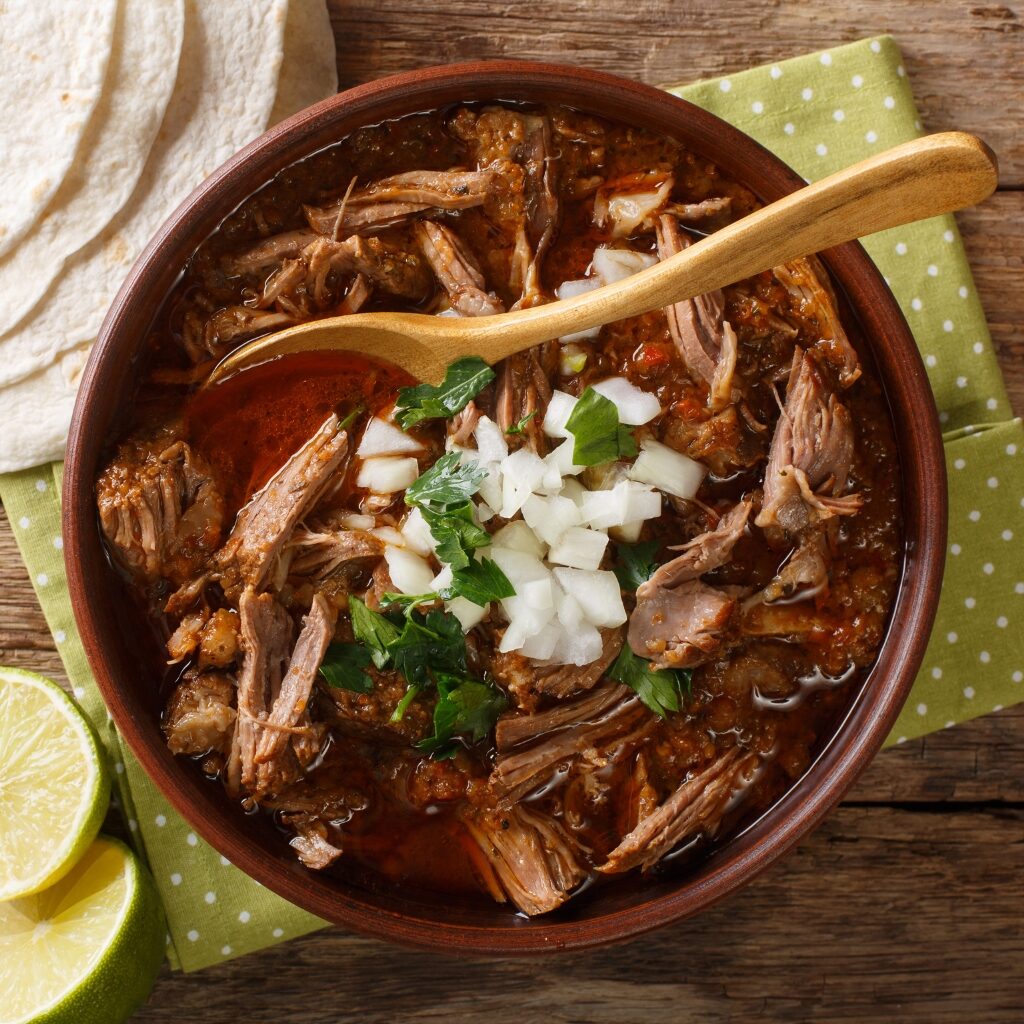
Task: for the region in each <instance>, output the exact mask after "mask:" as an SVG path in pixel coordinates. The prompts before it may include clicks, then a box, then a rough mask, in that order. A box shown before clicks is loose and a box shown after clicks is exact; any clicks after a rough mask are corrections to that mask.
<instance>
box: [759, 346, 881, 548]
mask: <svg viewBox="0 0 1024 1024" xmlns="http://www.w3.org/2000/svg"><path fill="white" fill-rule="evenodd" d="M853 437H854V435H853V424H852V422H851V420H850V414H849V412H848V411H847V409H846V406H844V405H842V404H841V403H840V402H839V401H838V400H837V399H836V396H835V395H834V394H833V393H832V392H831V390H830V389H829V387H828V385H827V384H826V383H825V380H824V378H823V377H822V374H821V371H820V370H819V369H818V366H817V364H816V362H815V360H814V356H813V355H812V354H811V353H810V351H805V350H803V349H800V348H797V350H796V352H795V353H794V355H793V366H792V370H791V371H790V375H789V386H788V388H787V389H786V404H785V407H784V408H783V410H782V413H781V415H780V416H779V421H778V423H777V424H776V427H775V435H774V437H773V438H772V445H771V450H770V452H769V454H768V467H767V469H766V470H765V476H764V503H763V505H762V507H761V511H760V513H759V514H758V516H757V520H756V522H757V525H758V526H760V527H770V526H779V527H782V529H784V530H786V531H788V532H791V533H796V532H799V531H800V530H803V529H805V528H806V527H808V526H810V525H812V524H813V523H816V522H820V521H822V520H826V519H829V518H831V517H832V516H843V515H853V514H854V513H856V512H857V511H859V509H860V507H861V504H862V503H861V499H860V497H859V496H858V495H855V494H843V491H844V490H845V489H846V484H847V480H848V478H849V475H850V469H851V465H852V462H853V451H854V440H853Z"/></svg>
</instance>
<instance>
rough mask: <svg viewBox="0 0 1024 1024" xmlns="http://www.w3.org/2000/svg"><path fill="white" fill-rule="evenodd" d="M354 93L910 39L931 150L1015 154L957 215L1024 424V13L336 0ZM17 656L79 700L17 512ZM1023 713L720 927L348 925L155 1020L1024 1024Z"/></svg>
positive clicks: (150, 1012) (169, 985)
mask: <svg viewBox="0 0 1024 1024" xmlns="http://www.w3.org/2000/svg"><path fill="white" fill-rule="evenodd" d="M331 6H332V9H333V19H334V27H335V34H336V37H337V40H338V53H339V73H340V77H341V82H342V87H345V86H348V85H353V84H356V83H357V82H361V81H365V80H368V79H371V78H376V77H379V76H380V75H384V74H389V73H392V72H395V71H401V70H407V69H409V68H414V67H422V66H424V65H427V64H435V63H441V62H444V61H448V60H460V59H461V60H465V59H469V58H484V57H496V56H519V57H532V58H536V59H542V60H556V61H563V62H570V63H579V64H584V65H589V66H591V67H597V68H601V69H605V70H609V71H613V72H618V73H620V74H626V75H632V76H633V77H636V78H640V79H642V80H644V81H647V82H651V83H659V82H665V81H672V80H676V81H678V80H680V79H696V78H700V77H704V76H706V75H711V74H718V73H723V72H727V71H734V70H738V69H741V68H743V67H746V66H749V65H751V64H755V63H760V62H764V61H768V60H778V59H783V58H785V57H789V56H794V55H796V54H799V53H802V52H806V51H807V50H811V49H816V48H823V47H826V46H832V45H835V44H836V43H839V42H846V41H852V40H854V39H856V38H860V37H863V36H865V35H870V34H872V33H877V32H882V31H889V32H892V33H893V35H895V37H896V39H897V41H898V42H899V44H900V46H901V47H902V49H903V53H904V56H905V58H906V63H907V70H908V73H909V75H910V77H911V82H912V85H913V89H914V94H915V96H916V98H917V101H918V104H919V105H920V107H921V110H922V114H923V118H924V122H925V126H926V127H927V128H928V129H930V130H940V129H946V128H961V129H964V130H969V131H973V132H976V133H978V134H979V135H981V136H982V137H983V138H984V139H985V140H986V141H987V142H988V143H989V144H990V145H991V146H992V147H993V149H995V150H996V152H997V153H998V154H999V157H1000V162H1001V181H1002V185H1003V188H1004V191H1002V192H1000V193H998V194H997V195H996V196H995V197H994V198H993V199H991V200H989V201H988V202H987V203H986V204H985V205H984V206H982V207H980V208H978V209H975V210H971V211H968V212H966V213H964V214H961V215H959V217H958V219H959V222H960V226H961V229H962V231H963V234H964V238H965V242H966V245H967V250H968V255H969V257H970V260H971V265H972V267H973V270H974V274H975V281H976V283H977V286H978V291H979V293H980V296H981V301H982V304H983V305H984V307H985V311H986V314H987V315H988V318H989V325H990V327H991V330H992V334H993V337H994V338H995V340H996V344H997V348H998V352H999V358H1000V363H1001V365H1002V367H1003V370H1004V373H1005V375H1006V380H1007V385H1008V387H1009V390H1010V395H1011V401H1012V402H1013V405H1014V408H1015V410H1016V411H1017V412H1018V413H1024V331H1022V328H1021V324H1022V323H1024V288H1022V287H1021V280H1022V271H1024V191H1020V190H1021V189H1022V188H1024V133H1022V132H1021V131H1020V126H1021V125H1020V122H1021V115H1020V100H1021V96H1022V95H1024V31H1022V27H1024V10H1022V9H1021V8H1020V6H1019V5H1012V4H1011V5H1003V4H999V3H991V4H986V3H981V2H970V0H963V2H948V0H942V2H937V0H935V2H930V3H928V4H927V5H925V4H922V3H920V2H919V0H896V2H889V3H887V4H884V5H883V4H881V3H878V2H872V0H847V2H846V3H844V4H843V5H841V6H839V5H833V4H822V3H817V4H814V5H805V4H801V3H797V2H794V0H747V2H745V3H743V4H726V3H722V2H721V0H716V2H711V0H689V2H687V3H682V2H678V3H672V2H668V0H664V2H657V0H601V2H600V3H589V2H585V0H575V2H572V0H548V2H547V3H545V4H532V3H531V4H527V3H522V4H509V3H507V2H504V0H430V2H428V3H420V4H410V3H409V0H332V2H331ZM0 581H2V582H0V661H3V662H4V663H7V664H17V665H22V666H25V667H28V668H34V669H36V670H38V671H41V672H45V673H47V674H49V675H52V676H54V677H55V678H58V679H61V680H63V674H62V672H61V668H60V661H59V658H58V657H57V654H56V651H55V650H54V647H53V642H52V640H51V639H50V637H49V634H48V633H47V631H46V626H45V622H44V620H43V616H42V614H41V612H40V611H39V609H38V605H37V604H36V601H35V595H34V593H33V591H32V588H31V585H30V583H29V580H28V575H27V573H26V572H25V570H24V568H23V566H22V565H21V562H20V560H19V558H18V555H17V550H16V547H15V545H14V540H13V536H12V534H11V530H10V526H9V524H8V523H7V521H6V519H4V518H2V516H0ZM1022 837H1024V707H1022V706H1018V707H1016V708H1009V709H1007V710H1005V711H1002V712H1000V713H999V714H998V715H988V716H986V717H985V718H981V719H977V720H975V721H973V722H969V723H966V724H964V725H962V726H958V727H957V728H955V729H950V730H947V731H944V732H941V733H937V734H934V735H932V736H927V737H924V738H923V739H921V740H918V741H916V742H911V743H907V744H905V745H903V746H901V747H899V748H897V749H894V750H888V751H885V752H884V753H882V754H881V755H879V757H878V758H877V759H876V760H875V762H874V764H873V765H872V766H871V767H870V769H869V770H868V771H867V773H866V774H865V776H864V777H863V778H862V779H861V781H860V782H859V783H858V784H857V786H856V787H855V788H854V789H853V791H852V792H851V793H850V796H849V798H848V800H847V801H846V802H845V803H844V805H843V806H841V807H840V808H839V809H838V810H837V811H836V812H835V813H834V814H833V815H832V816H831V817H830V818H829V820H828V821H827V822H826V824H825V825H824V826H823V827H822V828H821V829H820V830H819V831H818V832H817V833H815V834H814V835H813V836H812V837H810V838H809V839H808V840H807V841H806V842H805V843H804V844H802V845H801V847H800V848H799V849H798V850H797V851H796V852H795V853H794V854H792V855H791V856H789V857H788V858H786V859H785V860H783V861H782V862H781V863H780V864H778V865H777V866H776V867H775V868H774V869H773V870H772V871H770V872H769V873H768V874H767V875H765V876H763V877H762V878H761V879H759V880H758V881H756V882H755V883H754V884H753V885H752V886H751V887H750V888H748V889H747V890H746V891H744V892H741V893H739V894H738V895H737V896H736V897H735V898H733V899H732V900H729V901H728V902H726V903H724V904H721V905H719V906H718V907H715V908H713V909H712V910H711V911H709V912H708V913H707V914H705V915H703V916H702V917H700V918H698V919H696V920H694V921H691V922H689V923H683V924H682V925H680V926H677V927H675V928H672V929H668V930H665V931H662V932H660V933H657V934H656V935H653V936H650V937H648V938H645V939H641V940H638V941H636V942H633V943H631V944H628V945H624V946H619V947H616V948H613V949H610V950H604V951H597V952H591V953H587V954H579V955H574V956H572V957H569V958H566V959H555V960H550V961H527V962H521V961H516V962H513V961H486V962H476V963H472V962H471V963H463V962H457V961H453V960H451V959H448V958H445V957H444V956H443V955H437V956H430V955H427V954H423V953H409V952H406V951H402V950H396V949H392V948H390V947H387V946H385V945H382V944H380V943H377V942H373V941H370V940H363V939H358V938H355V937H353V936H351V935H346V934H344V933H342V932H340V931H337V930H331V931H326V932H322V933H318V934H316V935H312V936H309V937H307V938H306V939H302V940H299V941H297V942H293V943H291V944H289V945H288V946H285V947H277V948H274V949H269V950H264V951H263V952H261V953H258V954H255V955H253V956H249V957H246V958H244V959H242V960H239V961H236V962H233V963H230V964H226V965H223V966H222V967H218V968H214V969H211V970H208V971H205V972H202V973H201V974H198V975H193V976H182V975H173V976H172V975H171V974H170V973H169V972H168V971H166V970H165V971H164V973H163V975H162V976H161V979H160V982H159V983H158V985H157V988H156V990H155V991H154V993H153V995H152V998H151V999H150V1002H149V1004H148V1005H147V1006H146V1007H145V1008H144V1009H143V1010H141V1011H140V1012H139V1013H138V1014H137V1015H136V1016H135V1017H134V1018H133V1020H136V1021H139V1022H153V1024H156V1022H165V1021H166V1022H174V1024H177V1022H179V1021H182V1020H187V1021H194V1022H196V1024H230V1022H234V1021H236V1020H238V1019H239V1016H240V1010H242V1009H243V1008H244V1010H243V1012H244V1017H245V1019H247V1020H250V1021H253V1022H259V1024H263V1022H270V1021H273V1022H275V1024H313V1022H319V1021H321V1020H325V1019H326V1020H330V1021H337V1022H343V1021H344V1022H347V1021H357V1020H358V1021H359V1022H360V1024H377V1022H391V1021H433V1020H444V1021H465V1022H475V1021H485V1020H486V1021H487V1024H533V1022H540V1021H545V1022H549V1021H550V1022H555V1024H561V1022H566V1024H568V1022H574V1024H575V1022H594V1024H604V1022H608V1024H632V1022H636V1021H645V1022H650V1024H660V1022H662V1021H666V1022H669V1021H671V1022H673V1024H674V1022H677V1021H682V1020H687V1021H688V1020H694V1021H697V1020H700V1021H703V1022H705V1024H716V1022H723V1021H737V1020H739V1021H752V1020H758V1021H765V1022H779V1024H798V1022H801V1021H824V1020H828V1021H830V1022H836V1024H876V1022H881V1021H889V1020H896V1019H898V1020H900V1021H901V1022H922V1024H946V1022H949V1024H954V1022H955V1024H961V1022H965V1021H969V1022H971V1024H1017V1022H1019V1021H1020V1020H1021V1010H1020V1003H1021V998H1020V996H1021V991H1022V987H1024V981H1022V968H1021V964H1022V963H1024V934H1022V927H1021V919H1022V917H1024V915H1022V909H1024V907H1022V899H1021V884H1020V879H1021V877H1022V874H1024V838H1022Z"/></svg>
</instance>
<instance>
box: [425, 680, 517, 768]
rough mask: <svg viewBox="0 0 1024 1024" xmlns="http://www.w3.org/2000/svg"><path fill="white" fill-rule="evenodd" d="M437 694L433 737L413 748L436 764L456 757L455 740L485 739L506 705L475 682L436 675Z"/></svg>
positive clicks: (499, 695) (492, 690) (500, 695)
mask: <svg viewBox="0 0 1024 1024" xmlns="http://www.w3.org/2000/svg"><path fill="white" fill-rule="evenodd" d="M437 690H438V700H437V704H436V705H435V706H434V735H433V736H428V737H427V738H426V739H424V740H421V741H420V742H419V743H417V744H416V748H417V749H418V750H421V751H423V752H424V753H429V754H431V755H432V756H433V757H434V758H435V759H437V760H443V759H445V758H448V757H452V756H453V755H454V754H455V752H456V750H457V749H458V747H457V744H455V743H454V742H453V739H454V737H455V736H465V737H466V738H467V739H468V741H469V742H470V743H479V742H480V741H481V740H483V739H486V737H487V736H488V735H489V734H490V732H491V730H492V729H493V728H494V723H495V722H496V721H497V720H498V715H500V714H501V712H502V711H504V710H505V707H506V705H507V704H508V701H507V700H506V698H505V695H504V694H503V693H501V692H500V691H498V690H497V689H495V688H494V687H493V686H488V685H487V684H486V683H481V682H477V680H475V679H463V678H461V677H459V676H454V675H447V674H439V675H438V677H437Z"/></svg>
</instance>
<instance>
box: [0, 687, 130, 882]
mask: <svg viewBox="0 0 1024 1024" xmlns="http://www.w3.org/2000/svg"><path fill="white" fill-rule="evenodd" d="M54 714H56V715H59V716H60V717H59V719H55V718H54V717H53V716H54ZM65 742H70V743H73V744H74V746H73V748H72V747H71V746H70V745H69V746H67V747H65V746H64V745H63V744H64V743H65ZM109 798H110V777H109V773H108V772H107V771H106V765H105V758H104V754H103V751H102V749H101V747H100V744H99V741H98V740H97V738H96V734H95V733H94V732H93V729H92V726H91V725H90V724H89V722H88V721H87V720H86V719H85V717H84V716H83V715H82V713H81V712H80V711H79V710H78V708H77V707H76V706H75V704H74V702H73V701H72V700H71V698H70V697H69V696H68V695H67V694H66V693H65V692H64V691H63V690H62V689H61V688H60V687H59V686H57V684H56V683H53V682H51V681H50V680H49V679H46V678H44V677H43V676H40V675H37V674H36V673H34V672H28V671H26V670H24V669H15V668H8V667H0V902H2V901H5V900H11V899H17V898H20V897H23V896H27V895H30V894H32V893H35V892H38V891H40V890H41V889H44V888H46V887H48V886H51V885H53V884H54V883H55V882H57V881H58V880H59V879H60V878H62V877H63V876H64V875H65V874H66V873H67V872H68V871H69V870H70V869H71V868H72V867H73V866H74V864H75V862H76V861H77V860H78V858H79V857H80V856H81V854H82V853H83V852H84V850H85V849H87V848H88V846H89V844H90V843H91V842H92V841H93V839H94V838H95V837H96V834H97V832H98V831H99V828H100V825H101V824H102V822H103V818H104V816H105V814H106V810H107V804H108V801H109Z"/></svg>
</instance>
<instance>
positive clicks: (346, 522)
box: [341, 512, 377, 530]
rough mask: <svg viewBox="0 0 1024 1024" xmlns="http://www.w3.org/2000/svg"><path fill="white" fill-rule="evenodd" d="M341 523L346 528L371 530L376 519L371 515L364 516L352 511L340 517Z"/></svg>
mask: <svg viewBox="0 0 1024 1024" xmlns="http://www.w3.org/2000/svg"><path fill="white" fill-rule="evenodd" d="M341 525H342V526H344V527H345V529H346V530H372V529H373V528H374V526H376V525H377V520H376V519H374V518H373V516H364V515H361V514H360V513H358V512H353V513H352V514H351V515H348V516H342V517H341Z"/></svg>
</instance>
